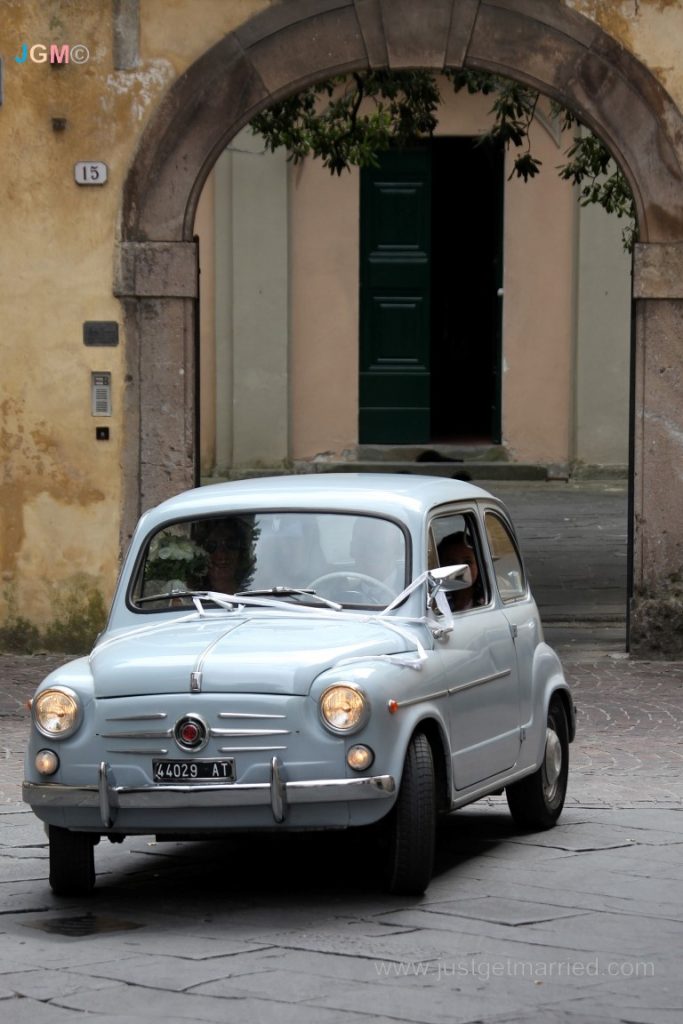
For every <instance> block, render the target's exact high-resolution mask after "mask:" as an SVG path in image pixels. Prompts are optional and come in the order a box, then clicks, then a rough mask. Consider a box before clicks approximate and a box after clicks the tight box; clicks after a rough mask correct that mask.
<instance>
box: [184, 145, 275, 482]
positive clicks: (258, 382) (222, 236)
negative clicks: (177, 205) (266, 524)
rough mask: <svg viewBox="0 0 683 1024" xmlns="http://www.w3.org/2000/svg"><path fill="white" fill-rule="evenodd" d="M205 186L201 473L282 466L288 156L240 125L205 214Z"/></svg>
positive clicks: (209, 189) (210, 184)
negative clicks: (207, 280)
mask: <svg viewBox="0 0 683 1024" xmlns="http://www.w3.org/2000/svg"><path fill="white" fill-rule="evenodd" d="M207 193H208V194H211V195H213V214H214V216H213V222H212V223H210V224H206V223H205V222H202V225H201V226H202V229H203V231H204V232H205V234H202V237H201V239H200V254H202V253H205V256H202V257H201V258H202V277H203V276H204V267H205V262H206V265H208V264H209V263H210V264H211V271H210V275H209V276H210V277H211V279H213V280H215V288H214V296H213V302H212V300H211V298H210V297H209V296H208V288H207V289H206V293H207V297H206V299H205V296H204V291H202V292H201V293H200V301H201V303H202V305H201V312H200V325H201V331H200V336H201V345H202V349H201V362H202V366H203V368H204V371H203V372H202V376H201V381H202V390H201V422H202V429H201V436H202V445H201V448H202V460H203V461H202V469H203V472H204V474H205V475H213V474H214V473H215V474H216V475H218V476H220V475H221V474H223V473H225V472H226V471H227V470H228V469H230V468H234V467H240V466H278V465H282V463H283V462H284V461H286V459H287V457H288V453H289V436H288V435H289V253H288V245H289V241H288V180H287V165H286V157H285V155H284V154H283V153H275V154H272V153H266V152H265V151H264V148H263V144H262V142H261V140H260V139H258V138H256V137H255V136H254V135H253V134H252V133H251V131H250V130H249V129H244V130H243V131H241V132H240V133H239V134H238V135H237V136H236V137H235V139H234V140H233V141H232V142H231V144H230V145H229V146H228V148H227V149H226V150H225V151H224V153H223V154H222V155H221V156H220V157H219V159H218V161H217V163H216V165H215V167H214V170H213V171H212V173H211V175H210V176H209V178H208V179H207V183H206V185H205V187H204V192H203V194H202V201H201V202H200V207H199V212H201V210H202V209H203V205H202V204H205V203H206V199H205V195H206V194H207ZM196 228H197V230H199V228H200V218H199V215H198V217H197V220H196ZM203 287H204V282H203V281H200V288H203ZM207 304H209V305H211V306H212V308H211V309H210V310H208V320H209V322H210V321H213V337H212V336H211V330H210V326H209V324H207V327H206V330H205V329H204V318H205V305H207ZM212 409H213V416H212ZM212 424H213V427H212ZM212 435H213V436H212ZM212 446H213V458H212Z"/></svg>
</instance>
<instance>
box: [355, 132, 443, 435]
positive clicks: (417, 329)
mask: <svg viewBox="0 0 683 1024" xmlns="http://www.w3.org/2000/svg"><path fill="white" fill-rule="evenodd" d="M430 180H431V172H430V154H429V150H427V149H423V150H416V151H411V152H405V151H403V152H389V153H386V154H384V155H383V156H382V158H381V164H380V167H379V168H372V169H369V170H365V171H363V175H362V179H361V273H360V278H361V279H360V294H361V301H360V317H361V332H360V403H359V404H360V416H359V439H360V441H361V443H368V442H376V443H399V444H400V443H403V444H407V443H415V444H419V443H422V442H425V441H428V440H429V436H430V409H429V393H430V375H429V362H430V336H431V311H430V276H431V269H430V262H431V258H430V245H431V231H430V218H431V200H430V193H431V187H430Z"/></svg>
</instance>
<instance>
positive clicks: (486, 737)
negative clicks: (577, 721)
mask: <svg viewBox="0 0 683 1024" xmlns="http://www.w3.org/2000/svg"><path fill="white" fill-rule="evenodd" d="M454 538H455V540H454ZM449 540H450V547H449ZM463 541H464V543H465V544H466V545H467V546H468V547H469V548H470V549H471V551H472V553H473V555H474V560H475V563H476V573H477V579H476V580H475V581H474V585H473V587H472V588H471V589H472V600H471V602H469V603H467V602H463V601H462V600H461V599H459V596H458V591H455V592H453V593H452V594H451V595H449V604H450V605H451V608H452V620H453V621H452V629H451V630H450V631H449V632H447V633H446V634H445V635H444V636H443V637H442V638H441V639H439V640H437V643H436V647H437V652H438V657H439V659H440V665H441V671H442V678H443V681H444V685H445V687H447V689H448V720H449V726H450V742H451V760H452V769H453V780H454V787H455V789H456V790H459V791H460V790H463V789H467V788H468V787H471V786H474V785H476V784H477V783H480V782H483V781H484V780H486V779H490V778H492V777H493V776H495V775H499V774H500V773H501V772H504V771H506V770H507V769H509V768H511V767H512V766H513V765H514V763H515V761H516V759H517V755H518V752H519V747H520V731H519V730H520V712H519V678H518V670H517V658H516V654H515V646H514V641H513V638H512V632H511V629H510V624H509V622H508V619H507V617H506V615H505V614H504V612H503V610H502V608H501V603H500V600H499V599H498V596H497V593H496V591H495V589H494V586H493V581H492V580H491V573H490V566H489V563H488V560H487V559H486V558H485V557H484V550H485V549H484V543H483V537H482V534H481V529H480V523H479V520H478V518H477V516H476V514H475V511H474V509H470V510H463V511H459V510H458V511H452V512H448V513H445V514H440V515H436V516H434V517H433V519H432V521H431V523H430V528H429V553H428V558H429V563H430V565H434V564H436V565H438V564H442V565H443V564H453V562H452V561H449V559H450V558H452V557H454V555H455V556H456V557H458V558H459V559H461V561H462V560H465V558H466V552H463V549H462V547H461V548H460V549H458V547H457V544H462V543H463ZM444 559H445V560H444ZM458 564H459V563H458ZM463 605H467V606H463Z"/></svg>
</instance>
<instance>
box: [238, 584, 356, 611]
mask: <svg viewBox="0 0 683 1024" xmlns="http://www.w3.org/2000/svg"><path fill="white" fill-rule="evenodd" d="M236 596H237V597H240V596H243V597H313V598H315V600H316V601H320V603H321V604H324V605H326V606H327V607H328V608H334V610H335V611H337V612H339V611H341V610H342V608H343V607H344V606H343V605H341V604H337V602H336V601H330V600H328V598H326V597H321V596H320V594H316V592H315V590H311V589H310V588H307V589H302V588H300V587H269V588H267V589H266V590H240V592H239V594H237V595H236Z"/></svg>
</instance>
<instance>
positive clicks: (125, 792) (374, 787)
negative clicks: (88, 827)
mask: <svg viewBox="0 0 683 1024" xmlns="http://www.w3.org/2000/svg"><path fill="white" fill-rule="evenodd" d="M102 777H103V778H104V776H102ZM282 786H283V788H284V794H285V796H286V799H287V803H288V804H314V803H338V802H341V801H345V800H378V799H386V797H389V796H393V794H394V793H395V792H396V782H395V780H394V777H393V775H373V776H363V777H362V778H360V779H310V780H308V781H305V782H284V781H283V782H282ZM271 788H272V783H271V782H255V783H242V784H240V783H228V784H222V783H221V784H218V785H213V784H211V785H206V786H205V785H202V786H197V785H194V786H175V785H170V786H111V785H107V786H106V790H107V794H108V798H109V807H110V812H112V811H113V810H114V809H121V810H128V809H137V808H144V809H152V810H154V809H156V810H168V809H173V808H181V807H186V808H190V809H191V808H195V807H250V806H251V807H253V806H266V807H268V806H271V803H272V796H271ZM22 797H23V800H24V802H25V803H27V804H31V805H32V806H34V807H41V806H42V807H93V808H98V807H99V806H100V787H99V786H64V785H62V784H60V783H56V782H52V783H34V782H24V784H23V786H22ZM107 827H109V826H107Z"/></svg>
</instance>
